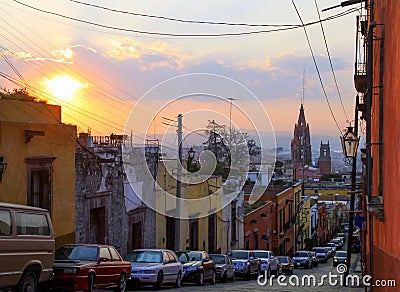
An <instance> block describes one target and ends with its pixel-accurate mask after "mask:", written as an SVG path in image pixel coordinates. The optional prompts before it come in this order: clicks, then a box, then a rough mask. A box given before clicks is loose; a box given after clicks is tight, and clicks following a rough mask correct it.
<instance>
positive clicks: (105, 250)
mask: <svg viewBox="0 0 400 292" xmlns="http://www.w3.org/2000/svg"><path fill="white" fill-rule="evenodd" d="M100 258H104V259H107V260H110V261H111V254H110V251H109V250H108V248H106V247H102V248H100Z"/></svg>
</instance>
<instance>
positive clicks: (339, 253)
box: [335, 251, 347, 258]
mask: <svg viewBox="0 0 400 292" xmlns="http://www.w3.org/2000/svg"><path fill="white" fill-rule="evenodd" d="M335 257H337V258H345V257H347V252H345V251H337V252H336V254H335Z"/></svg>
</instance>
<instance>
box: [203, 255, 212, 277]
mask: <svg viewBox="0 0 400 292" xmlns="http://www.w3.org/2000/svg"><path fill="white" fill-rule="evenodd" d="M201 262H202V265H203V270H204V278H207V279H209V278H210V277H211V275H212V274H211V273H212V266H211V263H212V262H211V260H210V257H209V256H208V254H207V253H206V252H204V251H203V252H202V253H201Z"/></svg>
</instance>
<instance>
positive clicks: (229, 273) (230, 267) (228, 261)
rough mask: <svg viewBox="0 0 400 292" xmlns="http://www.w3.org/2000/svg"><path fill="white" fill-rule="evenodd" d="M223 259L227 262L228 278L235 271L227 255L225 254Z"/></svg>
mask: <svg viewBox="0 0 400 292" xmlns="http://www.w3.org/2000/svg"><path fill="white" fill-rule="evenodd" d="M225 260H226V263H227V268H226V270H227V276H228V278H232V276H233V274H234V273H235V266H234V265H233V262H232V260H231V258H230V257H229V256H225Z"/></svg>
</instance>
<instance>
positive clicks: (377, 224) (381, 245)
mask: <svg viewBox="0 0 400 292" xmlns="http://www.w3.org/2000/svg"><path fill="white" fill-rule="evenodd" d="M366 2H367V3H366V7H367V8H368V10H367V13H366V15H365V16H362V17H359V18H358V23H357V24H358V27H359V29H358V30H357V33H358V34H357V37H358V40H359V41H360V45H362V46H361V47H360V48H365V51H363V50H361V52H362V56H361V57H365V60H366V61H365V62H366V64H364V66H363V67H361V66H360V68H365V69H364V70H360V71H358V72H356V75H357V77H358V78H357V79H358V80H359V81H363V82H360V83H359V84H357V83H356V89H357V91H358V92H359V95H360V103H359V105H358V110H359V111H361V114H362V116H363V118H364V120H365V122H366V135H365V145H361V147H364V148H363V149H361V152H362V161H363V163H364V168H363V169H364V186H363V198H365V201H364V204H363V207H364V210H363V217H364V218H365V220H366V224H363V228H362V236H361V241H362V246H363V263H364V265H365V271H364V273H365V274H369V275H372V276H373V279H374V280H383V279H386V280H388V279H391V280H394V281H396V282H397V286H398V285H399V283H400V244H399V237H400V212H399V210H398V208H399V205H400V195H399V186H398V182H399V178H400V168H399V165H400V151H399V150H398V148H397V146H398V145H399V141H400V128H399V125H400V103H399V98H398V93H399V92H400V81H399V76H400V54H399V46H400V40H399V38H398V35H399V33H400V22H399V17H400V1H388V0H375V1H372V0H368V1H366ZM358 59H359V58H358ZM361 60H363V59H361ZM360 84H361V85H364V86H359V85H360ZM371 289H373V290H374V291H395V289H396V288H389V287H386V288H383V287H380V288H379V289H377V288H376V287H375V288H373V287H371ZM397 289H398V288H397Z"/></svg>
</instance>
